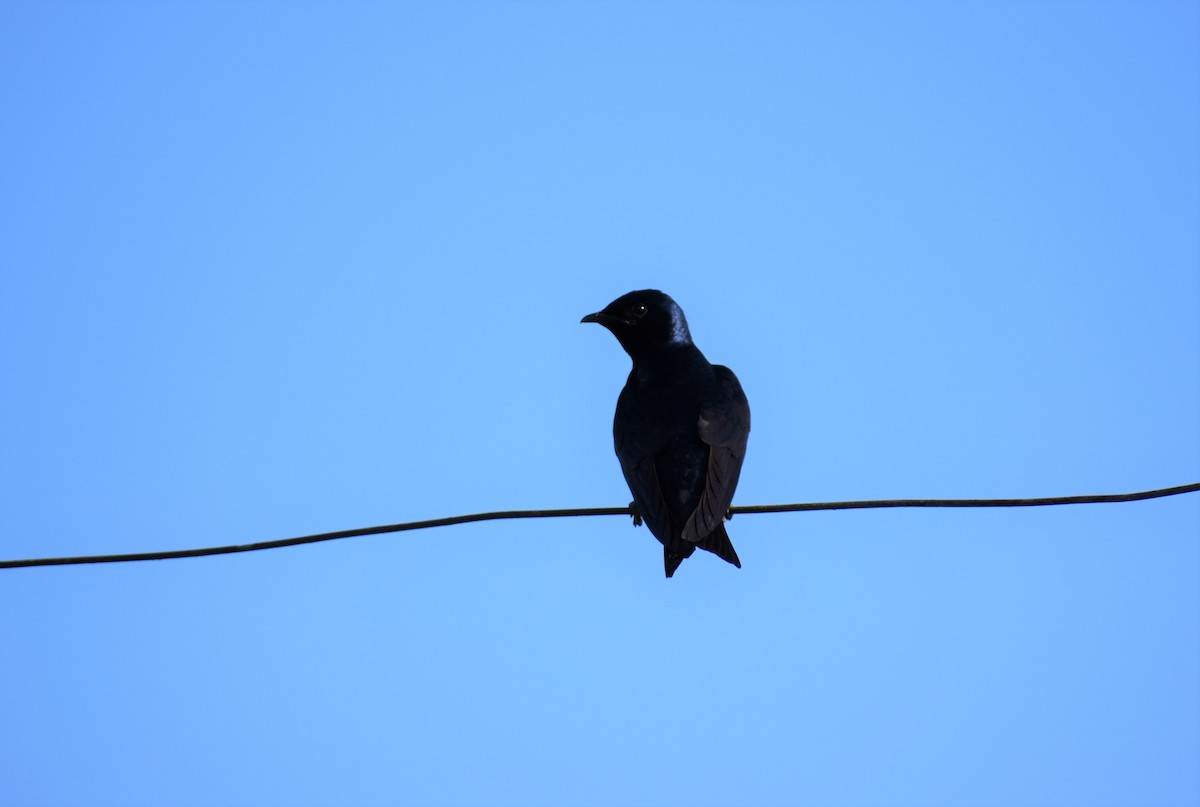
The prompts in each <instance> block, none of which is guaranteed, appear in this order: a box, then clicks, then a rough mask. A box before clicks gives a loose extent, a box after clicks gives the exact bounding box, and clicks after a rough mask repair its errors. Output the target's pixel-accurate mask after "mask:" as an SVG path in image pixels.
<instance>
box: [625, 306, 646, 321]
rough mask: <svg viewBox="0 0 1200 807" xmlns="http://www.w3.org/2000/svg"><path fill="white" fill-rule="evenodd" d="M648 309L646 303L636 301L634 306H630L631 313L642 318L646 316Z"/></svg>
mask: <svg viewBox="0 0 1200 807" xmlns="http://www.w3.org/2000/svg"><path fill="white" fill-rule="evenodd" d="M648 310H649V309H648V308H646V306H645V304H644V303H634V304H633V306H632V307H630V309H629V313H630V314H633V315H634V316H635V317H638V318H639V319H640V318H641V317H644V316H646V312H647V311H648Z"/></svg>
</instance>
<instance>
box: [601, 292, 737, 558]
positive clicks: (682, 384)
mask: <svg viewBox="0 0 1200 807" xmlns="http://www.w3.org/2000/svg"><path fill="white" fill-rule="evenodd" d="M580 322H595V323H598V324H600V325H603V326H604V327H605V328H607V329H608V330H609V331H611V332H612V335H613V336H615V337H616V338H617V341H618V342H620V344H621V347H622V348H624V349H625V352H626V353H628V354H629V357H630V358H631V359H632V360H633V368H632V369H631V370H630V372H629V378H628V380H627V381H626V382H625V387H624V389H622V390H621V394H620V397H619V398H618V399H617V411H616V415H615V416H614V417H613V443H614V446H615V448H616V452H617V459H618V460H619V461H620V463H621V471H622V473H623V474H624V475H625V481H626V482H627V483H628V484H629V491H630V493H632V494H633V501H632V502H631V503H630V509H631V511H632V514H633V521H634V525H635V526H637V525H640V524H641V523H643V522H644V523H645V524H646V526H647V527H648V528H649V529H650V532H651V533H652V534H653V535H654V537H655V538H657V539H658V540H659V542H660V543H661V544H662V545H663V567H664V569H665V570H666V573H667V577H671V576H672V575H674V574H675V570H676V569H678V568H679V564H681V563H682V562H683V560H684V558H689V557H691V556H692V553H693V552H695V551H696V547H700V548H701V549H705V550H707V551H709V552H712V553H713V554H714V555H716V556H717V557H719V558H721V559H722V560H724V561H728V562H729V563H732V564H733V565H734V566H736V567H737V568H739V569H740V568H742V562H741V560H740V559H739V558H738V555H737V552H736V551H735V550H734V548H733V543H732V542H730V540H729V534H728V533H727V532H726V531H725V521H726V518H727V514H728V515H732V513H730V511H729V506H730V504H731V503H732V501H733V493H734V490H735V489H736V488H737V483H738V476H739V475H740V474H741V471H742V460H743V459H744V458H745V456H746V442H747V440H748V438H749V436H750V404H749V402H748V401H747V400H746V394H745V393H744V392H743V391H742V385H741V384H740V383H739V382H738V379H737V376H736V375H734V374H733V371H732V370H730V369H729V368H728V367H723V366H721V365H719V364H710V363H709V361H708V359H706V358H704V354H703V353H701V352H700V349H699V348H697V347H696V345H695V344H694V343H693V342H692V334H691V331H690V330H689V329H688V323H687V318H686V317H684V315H683V309H681V308H680V307H679V305H678V303H676V302H675V301H674V300H673V299H671V297H670V296H668V295H667V294H664V293H663V292H661V291H658V290H657V289H643V290H641V291H631V292H629V293H628V294H625V295H623V296H621V297H618V298H617V299H615V300H613V301H612V302H611V303H609V304H608V305H607V306H606V307H605V308H604V309H603V310H601V311H597V312H596V313H594V314H588V315H587V316H585V317H584V318H583V319H582V320H580Z"/></svg>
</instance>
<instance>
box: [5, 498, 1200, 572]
mask: <svg viewBox="0 0 1200 807" xmlns="http://www.w3.org/2000/svg"><path fill="white" fill-rule="evenodd" d="M1196 491H1200V482H1194V483H1192V484H1190V485H1179V486H1178V487H1173V488H1162V489H1160V490H1146V491H1141V492H1140V493H1111V494H1101V495H1098V496H1050V497H1046V498H1040V499H879V500H874V501H852V502H803V503H799V504H752V505H745V506H742V507H734V508H731V513H732V514H734V515H738V514H742V513H795V512H801V511H809V510H865V509H869V508H880V507H1045V506H1047V505H1056V504H1103V503H1108V502H1136V501H1141V500H1143V499H1158V498H1161V497H1163V496H1178V495H1179V494H1181V493H1195V492H1196ZM628 515H632V511H631V510H630V508H628V507H585V508H572V509H566V510H501V511H498V512H495V513H472V514H470V515H465V516H448V517H446V518H431V519H428V520H426V521H408V522H405V523H403V524H388V525H386V526H382V527H360V528H358V529H355V530H340V531H338V532H323V533H320V534H318V535H302V536H300V537H298V538H280V539H278V540H275V541H259V542H258V543H253V544H233V545H230V546H209V547H203V548H200V549H176V550H170V551H166V552H135V553H128V554H122V555H82V556H79V557H73V558H27V559H22V560H0V569H16V568H21V567H27V566H76V565H80V564H84V563H125V562H129V561H138V560H171V559H173V558H198V557H202V556H204V555H230V554H233V553H234V552H257V551H259V550H261V549H280V548H282V547H285V546H299V545H301V544H315V543H319V542H321V541H336V540H339V539H341V538H357V537H361V536H364V535H382V534H384V533H389V532H407V531H408V530H423V529H427V528H429V527H448V526H450V525H452V524H467V523H469V522H472V521H498V520H500V519H508V518H564V517H567V516H628Z"/></svg>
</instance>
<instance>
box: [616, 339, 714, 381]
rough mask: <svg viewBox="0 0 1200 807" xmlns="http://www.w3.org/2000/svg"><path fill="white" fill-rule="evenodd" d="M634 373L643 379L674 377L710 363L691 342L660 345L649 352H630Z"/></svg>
mask: <svg viewBox="0 0 1200 807" xmlns="http://www.w3.org/2000/svg"><path fill="white" fill-rule="evenodd" d="M629 355H630V357H631V358H632V359H633V371H634V373H636V374H637V375H638V376H640V377H642V378H651V377H662V376H672V375H677V374H680V373H683V372H685V371H687V370H690V369H692V368H695V367H704V366H707V365H708V361H707V360H706V359H705V358H704V354H703V353H701V352H700V349H699V348H697V347H696V346H695V345H693V344H692V343H691V342H687V343H683V344H669V345H659V346H656V347H654V348H652V349H649V350H644V351H638V352H636V353H635V352H634V351H630V352H629Z"/></svg>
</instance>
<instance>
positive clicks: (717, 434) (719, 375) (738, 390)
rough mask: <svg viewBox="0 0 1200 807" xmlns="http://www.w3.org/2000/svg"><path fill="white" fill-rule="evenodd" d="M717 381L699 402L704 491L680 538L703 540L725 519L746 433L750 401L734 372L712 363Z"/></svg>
mask: <svg viewBox="0 0 1200 807" xmlns="http://www.w3.org/2000/svg"><path fill="white" fill-rule="evenodd" d="M713 371H714V372H715V374H716V379H717V383H716V384H715V385H714V387H713V389H712V390H711V392H710V393H709V394H708V395H706V396H705V398H704V400H703V401H701V403H700V420H699V429H700V439H701V440H703V441H704V442H705V443H707V444H708V445H709V452H708V472H707V474H706V475H705V482H704V492H703V493H702V494H701V495H700V501H699V503H698V504H697V505H696V509H695V511H694V512H693V513H692V515H691V517H690V518H688V521H687V524H685V525H684V528H683V539H684V540H685V541H689V542H691V543H699V542H701V541H703V540H704V539H705V538H706V537H707V536H708V535H709V534H711V533H712V532H713V531H715V530H716V529H717V528H718V527H720V526H721V525H722V524H723V523H724V522H725V514H726V513H727V512H728V511H729V505H730V503H731V502H732V501H733V492H734V490H735V489H736V488H737V483H738V476H739V475H740V474H741V472H742V459H743V458H744V457H745V456H746V441H747V439H748V438H749V436H750V403H749V402H748V401H747V400H746V393H744V392H742V385H741V384H739V383H738V380H737V376H735V375H734V374H733V371H732V370H730V369H729V368H728V367H722V366H721V365H719V364H717V365H713Z"/></svg>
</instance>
